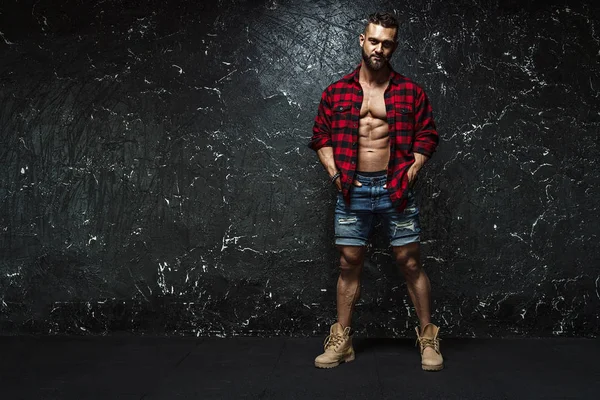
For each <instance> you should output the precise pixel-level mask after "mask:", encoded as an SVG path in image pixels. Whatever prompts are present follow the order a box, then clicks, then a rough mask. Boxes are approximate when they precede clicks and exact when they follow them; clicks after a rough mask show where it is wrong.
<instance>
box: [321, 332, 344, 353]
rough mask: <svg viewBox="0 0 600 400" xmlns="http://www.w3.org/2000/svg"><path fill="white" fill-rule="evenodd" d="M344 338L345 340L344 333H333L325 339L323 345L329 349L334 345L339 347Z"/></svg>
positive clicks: (335, 347)
mask: <svg viewBox="0 0 600 400" xmlns="http://www.w3.org/2000/svg"><path fill="white" fill-rule="evenodd" d="M343 340H344V338H343V337H342V335H334V334H331V335H329V336H327V337H326V338H325V341H324V342H323V347H324V348H325V350H327V349H329V348H331V347H333V348H334V349H337V348H338V346H339V345H340V344H342V341H343Z"/></svg>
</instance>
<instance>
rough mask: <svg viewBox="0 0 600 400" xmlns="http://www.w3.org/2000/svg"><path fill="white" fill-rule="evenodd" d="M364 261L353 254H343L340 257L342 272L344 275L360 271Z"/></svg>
mask: <svg viewBox="0 0 600 400" xmlns="http://www.w3.org/2000/svg"><path fill="white" fill-rule="evenodd" d="M361 264H362V260H361V257H360V256H357V255H353V254H342V256H341V257H340V271H341V272H342V273H352V272H356V271H358V270H360V266H361Z"/></svg>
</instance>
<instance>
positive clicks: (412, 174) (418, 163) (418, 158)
mask: <svg viewBox="0 0 600 400" xmlns="http://www.w3.org/2000/svg"><path fill="white" fill-rule="evenodd" d="M414 156H415V162H414V163H413V165H411V166H410V168H409V169H408V172H407V175H408V186H409V187H412V186H413V185H414V184H415V182H416V181H417V174H418V173H419V171H420V170H421V168H422V167H423V165H425V163H426V162H427V160H428V159H429V157H427V156H425V155H423V154H420V153H414Z"/></svg>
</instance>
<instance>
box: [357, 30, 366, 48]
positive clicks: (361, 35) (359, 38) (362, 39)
mask: <svg viewBox="0 0 600 400" xmlns="http://www.w3.org/2000/svg"><path fill="white" fill-rule="evenodd" d="M364 42H365V34H364V33H361V34H360V36H359V37H358V43H360V47H362V46H363V43H364Z"/></svg>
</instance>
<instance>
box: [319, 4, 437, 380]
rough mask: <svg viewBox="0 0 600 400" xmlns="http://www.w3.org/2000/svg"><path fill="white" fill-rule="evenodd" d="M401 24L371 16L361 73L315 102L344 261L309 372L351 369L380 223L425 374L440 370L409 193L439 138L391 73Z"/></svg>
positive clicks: (408, 85)
mask: <svg viewBox="0 0 600 400" xmlns="http://www.w3.org/2000/svg"><path fill="white" fill-rule="evenodd" d="M397 35H398V22H397V21H396V19H395V18H394V16H393V15H391V14H389V13H376V14H372V15H370V16H369V21H368V24H367V26H366V27H365V30H364V32H363V33H362V34H361V35H360V38H359V43H360V47H361V48H362V61H361V64H360V65H359V66H358V68H357V69H356V70H355V71H354V72H352V73H350V74H349V75H346V76H345V77H343V78H342V79H341V80H339V81H337V82H335V83H333V84H332V85H330V86H329V87H328V88H327V89H325V91H324V92H323V95H322V96H321V103H320V105H319V110H318V114H317V116H316V118H315V124H314V128H313V136H312V139H311V142H310V145H309V147H310V148H312V149H313V150H315V151H316V152H317V154H318V157H319V161H320V162H321V163H322V164H323V166H324V167H325V169H326V171H327V172H328V173H329V176H330V180H331V182H332V184H335V186H336V187H337V189H338V198H337V204H336V208H335V221H334V224H335V243H336V245H337V248H338V249H339V251H340V255H341V257H340V275H339V278H338V282H337V317H338V321H337V322H336V323H335V324H334V325H333V326H332V327H331V329H330V335H329V336H328V337H327V339H326V341H325V346H324V347H325V352H324V353H323V354H321V355H319V356H318V357H317V358H316V359H315V366H316V367H319V368H332V367H335V366H337V365H339V364H340V363H341V362H348V361H352V360H354V349H353V348H352V338H351V336H350V329H351V328H350V326H351V319H352V312H353V309H354V304H355V302H356V300H357V299H358V297H359V294H360V274H361V270H362V267H363V263H364V257H365V250H366V248H365V246H366V244H367V239H368V237H369V236H370V233H371V229H372V227H373V226H374V222H375V219H376V218H379V219H381V222H382V225H383V227H384V229H386V230H387V232H388V235H389V238H390V243H391V246H392V249H393V255H394V258H395V261H396V263H397V264H398V267H399V268H400V270H401V271H402V273H403V275H404V277H405V279H406V282H407V287H408V292H409V294H410V298H411V300H412V302H413V305H414V306H415V309H416V312H417V316H418V318H419V322H420V328H418V327H417V328H415V330H416V331H417V339H418V342H419V344H420V350H421V365H422V368H423V369H424V370H428V371H438V370H441V369H442V368H443V358H442V355H441V353H440V349H439V339H438V331H439V328H438V327H437V326H435V325H433V324H432V323H431V321H430V283H429V278H428V277H427V274H426V273H425V271H424V270H423V269H421V264H420V261H419V233H420V227H419V209H418V207H417V204H416V201H415V194H414V193H413V190H412V187H413V185H414V183H415V181H416V179H417V176H418V173H419V171H420V170H421V168H422V167H423V165H424V164H425V163H426V162H427V160H428V159H429V158H430V157H431V155H432V153H433V152H434V151H435V149H436V147H437V143H438V140H439V138H438V134H437V131H436V127H435V123H434V121H433V116H432V110H431V106H430V104H429V101H428V99H427V96H426V95H425V93H424V92H423V90H422V89H421V88H420V87H419V86H418V85H417V84H415V83H414V82H413V81H411V80H410V79H408V78H406V77H404V76H402V75H400V74H398V73H396V72H395V71H394V70H393V69H392V67H391V66H390V64H389V60H390V59H391V57H392V54H393V53H394V51H395V50H396V47H397V46H398V41H397Z"/></svg>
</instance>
